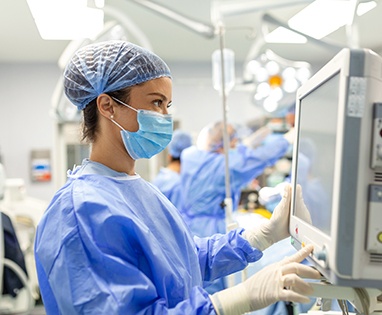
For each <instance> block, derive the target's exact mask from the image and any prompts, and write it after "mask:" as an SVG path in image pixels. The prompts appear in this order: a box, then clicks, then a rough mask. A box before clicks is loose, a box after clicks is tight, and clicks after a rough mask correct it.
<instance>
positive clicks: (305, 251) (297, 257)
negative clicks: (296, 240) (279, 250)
mask: <svg viewBox="0 0 382 315" xmlns="http://www.w3.org/2000/svg"><path fill="white" fill-rule="evenodd" d="M313 249H314V247H313V245H307V246H305V247H304V248H302V249H300V250H299V251H298V252H297V253H295V254H294V255H292V256H289V257H286V258H284V259H283V260H282V265H286V264H289V263H291V262H298V263H299V262H302V261H303V260H304V259H305V258H306V257H308V256H309V254H310V253H311V252H313Z"/></svg>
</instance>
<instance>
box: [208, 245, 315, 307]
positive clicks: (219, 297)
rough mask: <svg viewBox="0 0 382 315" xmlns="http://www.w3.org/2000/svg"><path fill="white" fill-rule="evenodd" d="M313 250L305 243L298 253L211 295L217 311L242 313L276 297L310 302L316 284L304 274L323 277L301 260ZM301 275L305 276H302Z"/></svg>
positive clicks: (268, 303) (313, 277)
mask: <svg viewBox="0 0 382 315" xmlns="http://www.w3.org/2000/svg"><path fill="white" fill-rule="evenodd" d="M312 250H313V246H312V245H310V246H306V247H305V248H303V249H301V250H300V251H298V252H297V253H296V254H294V255H292V256H290V257H287V258H284V259H283V260H282V261H280V262H277V263H274V264H271V265H269V266H267V267H265V268H264V269H262V270H260V271H259V272H257V273H256V274H254V275H253V276H252V277H250V278H249V279H247V280H246V281H244V282H242V283H240V284H238V285H236V286H234V287H231V288H228V289H225V290H222V291H219V292H217V293H215V294H213V295H212V296H210V299H211V301H212V304H213V305H214V308H215V311H216V312H217V314H218V315H241V314H244V313H246V312H251V311H255V310H258V309H261V308H264V307H266V306H268V305H270V304H273V303H276V302H277V301H291V302H297V303H308V302H309V301H310V299H309V298H308V297H307V295H309V294H312V293H313V288H312V287H311V285H310V284H309V283H307V282H305V281H304V280H303V279H302V278H310V279H320V278H321V275H320V273H319V272H318V271H317V270H315V269H313V268H312V267H309V266H307V265H303V264H299V262H301V261H303V260H304V259H305V258H306V257H307V256H308V255H309V254H310V253H311V252H312ZM301 277H302V278H301Z"/></svg>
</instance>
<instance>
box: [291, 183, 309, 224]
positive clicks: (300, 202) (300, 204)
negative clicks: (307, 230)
mask: <svg viewBox="0 0 382 315" xmlns="http://www.w3.org/2000/svg"><path fill="white" fill-rule="evenodd" d="M295 215H296V216H298V217H299V218H300V219H302V220H304V221H305V222H308V223H309V224H312V218H311V216H310V212H309V210H308V208H307V207H306V205H305V203H304V199H303V198H302V188H301V186H300V185H297V187H296V213H295Z"/></svg>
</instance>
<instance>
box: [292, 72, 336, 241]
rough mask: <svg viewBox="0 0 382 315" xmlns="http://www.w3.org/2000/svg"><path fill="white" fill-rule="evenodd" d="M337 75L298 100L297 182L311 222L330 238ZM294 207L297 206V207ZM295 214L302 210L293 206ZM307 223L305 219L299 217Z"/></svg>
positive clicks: (297, 214)
mask: <svg viewBox="0 0 382 315" xmlns="http://www.w3.org/2000/svg"><path fill="white" fill-rule="evenodd" d="M338 98H339V73H337V74H336V75H334V76H333V77H331V78H330V79H328V80H327V81H326V82H324V83H322V85H320V86H319V88H317V89H315V90H313V91H312V92H311V93H309V94H307V95H305V97H304V98H302V99H301V100H300V111H299V115H300V119H299V120H300V126H299V139H298V144H297V146H298V154H297V159H298V161H297V172H296V182H297V183H298V184H300V185H301V187H302V192H303V198H304V201H305V205H306V206H307V208H308V209H309V212H310V216H311V222H308V223H311V224H312V225H313V226H315V227H317V228H318V229H320V230H321V231H322V232H324V233H325V234H327V235H329V236H330V227H331V217H332V216H331V211H332V210H331V205H332V192H333V181H334V163H333V161H334V157H335V145H336V127H337V115H338V114H337V112H338ZM296 206H297V205H296ZM293 208H294V209H295V211H296V213H295V215H296V216H297V217H300V216H299V213H301V210H299V209H298V208H297V207H293ZM300 218H301V219H302V220H305V221H306V218H304V216H301V217H300Z"/></svg>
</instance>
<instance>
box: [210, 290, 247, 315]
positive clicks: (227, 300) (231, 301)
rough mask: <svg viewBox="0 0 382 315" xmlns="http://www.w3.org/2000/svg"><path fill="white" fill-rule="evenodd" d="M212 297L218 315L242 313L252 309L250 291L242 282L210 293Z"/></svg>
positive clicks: (239, 314) (238, 314)
mask: <svg viewBox="0 0 382 315" xmlns="http://www.w3.org/2000/svg"><path fill="white" fill-rule="evenodd" d="M210 299H211V302H212V305H213V306H214V308H215V311H216V313H217V314H218V315H241V314H244V313H247V312H250V311H251V310H252V309H251V304H250V299H249V296H248V292H247V290H246V288H245V287H244V286H243V285H242V284H238V285H236V286H234V287H232V288H228V289H225V290H222V291H219V292H217V293H215V294H213V295H210Z"/></svg>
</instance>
